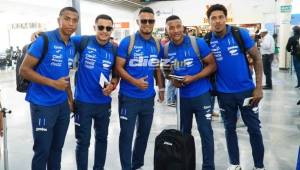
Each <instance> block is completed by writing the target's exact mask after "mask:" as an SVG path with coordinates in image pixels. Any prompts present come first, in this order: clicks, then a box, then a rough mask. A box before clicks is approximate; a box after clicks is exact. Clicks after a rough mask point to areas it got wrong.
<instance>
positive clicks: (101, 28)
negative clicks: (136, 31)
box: [97, 25, 113, 32]
mask: <svg viewBox="0 0 300 170" xmlns="http://www.w3.org/2000/svg"><path fill="white" fill-rule="evenodd" d="M97 28H98V30H99V31H103V30H104V29H106V31H107V32H110V31H112V29H113V27H110V26H108V27H105V26H103V25H97Z"/></svg>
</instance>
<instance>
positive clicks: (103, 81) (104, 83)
mask: <svg viewBox="0 0 300 170" xmlns="http://www.w3.org/2000/svg"><path fill="white" fill-rule="evenodd" d="M109 83H110V82H109V81H108V80H107V78H106V77H105V76H104V75H103V74H102V73H101V74H100V79H99V85H100V86H101V87H102V89H104V88H105V87H106V86H107V85H108V84H109Z"/></svg>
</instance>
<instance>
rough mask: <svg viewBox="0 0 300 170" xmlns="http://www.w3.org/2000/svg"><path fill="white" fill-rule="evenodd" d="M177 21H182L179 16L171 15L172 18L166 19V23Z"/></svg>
mask: <svg viewBox="0 0 300 170" xmlns="http://www.w3.org/2000/svg"><path fill="white" fill-rule="evenodd" d="M177 19H179V20H181V19H180V18H179V16H177V15H171V16H169V17H168V18H167V19H166V23H167V22H169V21H172V20H177Z"/></svg>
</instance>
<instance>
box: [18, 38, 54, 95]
mask: <svg viewBox="0 0 300 170" xmlns="http://www.w3.org/2000/svg"><path fill="white" fill-rule="evenodd" d="M40 36H42V38H43V40H44V41H43V42H44V43H43V49H42V56H41V58H40V59H39V61H38V63H37V64H36V65H35V67H34V70H36V68H37V67H38V66H39V64H41V62H42V61H43V59H44V58H45V56H46V54H47V52H48V43H49V40H48V36H47V35H46V34H45V33H41V34H40ZM32 43H33V42H31V43H30V44H27V45H25V46H24V47H23V49H22V54H21V55H20V56H18V58H17V63H16V84H17V91H18V92H21V93H26V92H27V90H28V87H29V84H30V81H29V80H26V79H24V78H23V77H22V76H21V75H20V74H19V71H20V66H21V64H22V63H23V60H24V58H25V56H26V53H27V50H28V49H29V48H30V46H31V45H32Z"/></svg>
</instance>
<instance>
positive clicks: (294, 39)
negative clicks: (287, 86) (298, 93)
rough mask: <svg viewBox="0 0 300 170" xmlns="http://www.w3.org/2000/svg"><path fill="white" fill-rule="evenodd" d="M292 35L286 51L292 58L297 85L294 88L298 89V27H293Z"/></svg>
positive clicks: (299, 48) (299, 34) (299, 74)
mask: <svg viewBox="0 0 300 170" xmlns="http://www.w3.org/2000/svg"><path fill="white" fill-rule="evenodd" d="M293 32H294V35H293V36H291V37H290V38H289V40H288V42H287V45H286V50H287V51H288V52H290V53H291V55H292V56H293V63H294V69H295V72H296V76H297V84H296V86H295V88H299V89H300V44H299V41H300V40H299V38H300V27H299V26H294V27H293Z"/></svg>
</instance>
